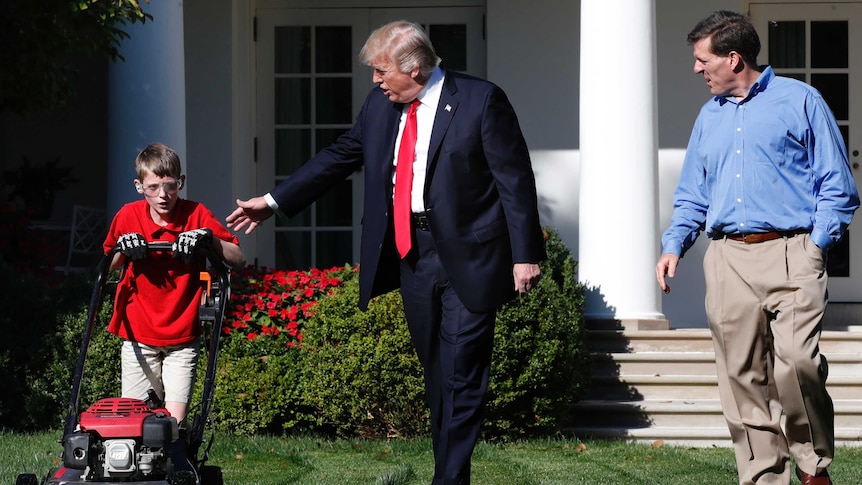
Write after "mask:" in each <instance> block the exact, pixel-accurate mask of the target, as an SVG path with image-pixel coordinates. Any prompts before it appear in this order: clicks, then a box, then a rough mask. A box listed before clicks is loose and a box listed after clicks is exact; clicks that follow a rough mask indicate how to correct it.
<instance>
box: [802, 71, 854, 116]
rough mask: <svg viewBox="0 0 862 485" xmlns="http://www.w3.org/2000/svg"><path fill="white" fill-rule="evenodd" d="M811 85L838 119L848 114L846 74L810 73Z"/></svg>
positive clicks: (848, 94) (848, 101) (848, 102)
mask: <svg viewBox="0 0 862 485" xmlns="http://www.w3.org/2000/svg"><path fill="white" fill-rule="evenodd" d="M811 85H812V86H814V87H815V88H817V90H818V91H820V94H822V95H823V99H825V100H826V103H827V104H829V107H830V108H832V113H833V114H834V115H835V118H837V119H838V120H847V119H848V117H849V116H850V98H849V96H850V91H849V86H848V81H847V74H812V75H811Z"/></svg>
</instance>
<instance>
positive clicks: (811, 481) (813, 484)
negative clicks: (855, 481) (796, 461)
mask: <svg viewBox="0 0 862 485" xmlns="http://www.w3.org/2000/svg"><path fill="white" fill-rule="evenodd" d="M796 476H797V477H799V481H801V482H802V485H832V480H830V479H829V473H828V472H827V471H826V470H823V474H822V475H817V476H816V477H815V476H813V475H809V474H807V473H805V472H804V471H802V470H801V469H800V468H799V467H796Z"/></svg>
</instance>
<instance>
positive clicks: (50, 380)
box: [45, 287, 123, 422]
mask: <svg viewBox="0 0 862 485" xmlns="http://www.w3.org/2000/svg"><path fill="white" fill-rule="evenodd" d="M103 293H108V294H109V295H105V294H103V298H102V301H101V303H100V304H99V307H98V308H96V315H95V316H96V321H95V324H94V326H93V332H92V334H91V335H90V342H89V346H88V347H87V360H86V362H85V363H84V372H83V375H82V380H81V391H80V396H79V402H78V405H79V410H83V409H86V408H87V407H88V406H90V405H91V404H93V403H94V402H96V401H98V400H99V399H103V398H106V397H116V396H120V394H121V391H122V382H121V377H120V375H121V369H120V349H121V347H122V345H123V340H122V339H121V338H119V337H117V336H116V335H113V334H111V333H108V330H107V327H108V322H110V320H111V316H112V315H113V311H114V308H113V288H112V287H108V288H106V289H105V291H104V292H103ZM88 315H89V308H88V307H87V306H84V307H82V308H81V309H80V310H79V311H78V312H76V313H72V314H67V315H63V316H61V322H60V325H59V327H58V329H57V334H56V339H57V343H56V345H55V355H54V356H53V358H52V359H51V365H50V367H49V369H48V371H47V373H46V375H45V382H46V383H47V386H48V387H47V388H48V389H54V390H55V391H54V393H53V396H54V397H55V399H57V400H58V401H59V402H61V403H62V405H63V406H64V408H63V412H64V414H63V415H62V416H61V422H62V419H65V417H66V416H65V411H66V408H65V406H67V405H68V403H69V398H70V394H71V384H72V377H73V374H74V372H75V367H76V365H77V362H78V356H79V355H80V352H81V342H82V339H83V335H84V329H85V327H86V325H87V321H88Z"/></svg>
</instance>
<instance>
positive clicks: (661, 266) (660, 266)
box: [655, 253, 679, 293]
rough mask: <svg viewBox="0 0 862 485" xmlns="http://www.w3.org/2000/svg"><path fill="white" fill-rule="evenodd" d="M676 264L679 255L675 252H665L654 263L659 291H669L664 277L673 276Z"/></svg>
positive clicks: (677, 263)
mask: <svg viewBox="0 0 862 485" xmlns="http://www.w3.org/2000/svg"><path fill="white" fill-rule="evenodd" d="M677 265H679V256H677V255H676V254H671V253H665V254H662V255H661V257H660V258H659V259H658V263H656V265H655V279H656V281H658V285H659V286H660V287H661V291H663V292H665V293H670V285H668V284H667V282H666V281H665V277H667V278H673V277H674V276H675V275H676V267H677Z"/></svg>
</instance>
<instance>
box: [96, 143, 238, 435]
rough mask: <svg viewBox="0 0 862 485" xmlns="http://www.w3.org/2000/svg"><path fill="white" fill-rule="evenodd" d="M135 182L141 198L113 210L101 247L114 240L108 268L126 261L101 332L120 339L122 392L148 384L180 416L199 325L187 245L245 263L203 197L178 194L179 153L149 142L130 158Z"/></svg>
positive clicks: (191, 250) (195, 274) (194, 266)
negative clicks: (158, 247) (152, 247)
mask: <svg viewBox="0 0 862 485" xmlns="http://www.w3.org/2000/svg"><path fill="white" fill-rule="evenodd" d="M135 172H136V174H137V176H138V178H136V179H135V180H134V184H135V189H136V190H137V191H138V193H139V194H143V196H144V200H139V201H136V202H130V203H128V204H126V205H124V206H123V207H122V208H121V209H120V210H119V212H117V214H116V215H115V216H114V220H113V222H112V223H111V227H110V229H109V230H108V235H107V237H106V238H105V242H104V244H103V248H104V250H105V253H106V254H107V253H108V252H110V251H111V250H112V249H113V248H115V247H117V246H119V248H120V251H118V252H117V253H116V255H115V256H114V259H113V261H112V262H111V268H112V269H115V268H119V267H121V266H122V265H124V264H126V263H127V262H128V267H127V268H126V271H125V273H124V274H123V278H122V280H121V281H120V282H119V284H118V285H117V294H116V298H115V300H114V314H113V317H112V318H111V323H110V324H109V325H108V331H109V332H111V333H113V334H115V335H118V336H119V337H122V338H123V339H125V342H123V350H122V383H123V397H131V398H137V399H142V400H146V399H147V398H148V396H147V391H148V390H149V389H153V390H154V391H155V392H156V394H158V396H159V397H160V398H161V399H162V400H163V401H164V402H165V408H166V409H167V410H168V411H169V412H170V413H171V416H173V417H175V418H176V419H177V422H179V423H182V421H183V419H184V418H185V415H186V411H187V408H188V403H189V401H190V400H191V396H192V391H193V384H194V380H195V372H196V368H197V361H198V353H199V337H200V334H201V325H200V320H199V318H198V309H199V305H200V298H201V284H200V271H201V265H200V264H199V262H200V259H199V258H197V257H195V256H194V254H195V249H196V248H199V247H202V246H203V245H210V246H211V247H212V249H213V250H214V251H215V253H216V254H217V255H219V256H220V257H221V258H222V259H223V260H224V261H225V262H227V263H228V264H229V265H230V266H232V267H234V268H241V267H243V266H244V265H245V257H244V256H243V253H242V250H241V249H240V247H239V240H238V239H237V237H236V236H234V235H233V234H231V233H230V232H229V231H228V230H227V229H225V227H224V226H223V225H222V224H221V223H220V222H219V221H218V219H216V218H215V216H214V215H213V214H212V212H211V211H210V210H209V209H207V208H206V207H204V205H203V204H201V203H198V202H192V201H190V200H185V199H181V198H180V197H179V190H180V189H181V188H182V187H183V184H184V182H185V175H182V168H181V165H180V158H179V156H178V155H177V154H176V152H174V150H172V149H171V148H170V147H168V146H166V145H163V144H160V143H154V144H151V145H149V146H147V147H146V148H145V149H144V150H143V151H142V152H141V153H140V154H138V157H137V158H136V160H135ZM153 241H164V242H172V243H173V251H172V252H173V255H171V254H167V253H159V252H151V253H149V252H148V251H147V248H146V244H147V242H153Z"/></svg>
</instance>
